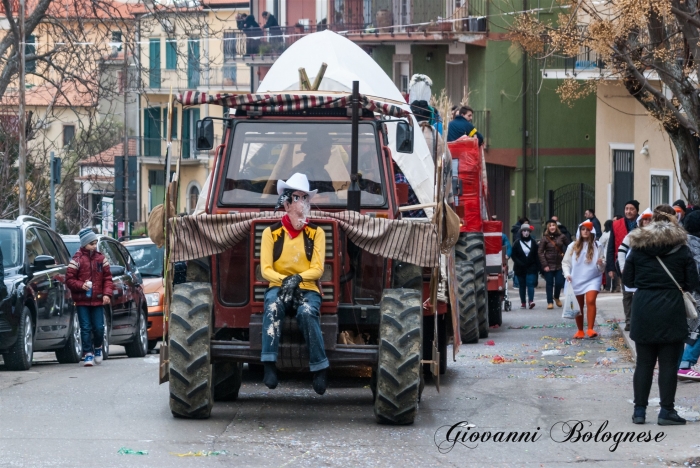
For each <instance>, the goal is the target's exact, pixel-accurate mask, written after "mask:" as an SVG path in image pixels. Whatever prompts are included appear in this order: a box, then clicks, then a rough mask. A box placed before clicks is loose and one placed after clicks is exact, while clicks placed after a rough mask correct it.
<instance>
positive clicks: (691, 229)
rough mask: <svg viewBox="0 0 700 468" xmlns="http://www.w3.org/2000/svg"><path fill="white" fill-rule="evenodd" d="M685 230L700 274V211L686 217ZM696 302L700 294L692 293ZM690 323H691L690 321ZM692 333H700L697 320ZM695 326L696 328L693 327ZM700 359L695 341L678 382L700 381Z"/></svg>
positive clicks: (699, 345)
mask: <svg viewBox="0 0 700 468" xmlns="http://www.w3.org/2000/svg"><path fill="white" fill-rule="evenodd" d="M685 230H686V231H688V247H689V248H690V252H691V253H692V254H693V260H694V261H695V266H696V267H697V268H698V271H699V272H700V211H691V212H689V213H688V214H687V215H686V216H685ZM691 293H692V294H693V297H694V298H695V300H696V301H698V303H699V304H700V294H698V293H697V292H696V291H692V292H691ZM689 322H690V321H689ZM693 322H694V323H693V324H692V325H691V324H690V323H689V325H691V326H692V328H691V331H693V332H695V333H698V332H699V331H700V330H698V328H699V327H698V325H697V324H696V322H697V321H696V320H694V321H693ZM693 325H694V326H693ZM699 357H700V339H695V342H694V343H693V344H692V345H689V344H687V345H686V346H685V350H684V351H683V357H681V364H680V368H679V369H678V380H693V381H696V382H698V381H700V373H698V372H695V371H694V370H693V369H692V367H693V366H694V365H696V364H697V363H698V358H699Z"/></svg>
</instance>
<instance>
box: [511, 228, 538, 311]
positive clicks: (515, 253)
mask: <svg viewBox="0 0 700 468" xmlns="http://www.w3.org/2000/svg"><path fill="white" fill-rule="evenodd" d="M531 233H532V226H530V225H529V224H523V225H522V226H520V238H519V239H518V241H517V242H515V243H513V248H512V249H511V257H510V258H512V259H513V263H514V265H513V274H514V275H515V277H516V278H517V279H518V286H519V287H520V304H521V305H520V308H521V309H524V308H525V289H526V288H527V298H528V299H529V302H530V309H532V308H533V307H535V302H534V296H535V284H537V274H538V273H539V271H540V260H539V255H538V253H537V242H535V239H534V238H533V237H532V236H531Z"/></svg>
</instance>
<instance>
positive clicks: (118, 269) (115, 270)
mask: <svg viewBox="0 0 700 468" xmlns="http://www.w3.org/2000/svg"><path fill="white" fill-rule="evenodd" d="M109 271H110V272H112V276H121V275H123V274H124V271H126V270H125V269H124V267H123V266H121V265H110V266H109Z"/></svg>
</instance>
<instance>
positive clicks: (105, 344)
mask: <svg viewBox="0 0 700 468" xmlns="http://www.w3.org/2000/svg"><path fill="white" fill-rule="evenodd" d="M108 319H109V314H107V309H106V308H105V311H104V317H103V320H104V324H105V326H104V335H103V337H102V359H107V358H109V337H110V336H111V335H112V324H111V323H110V321H109V320H108Z"/></svg>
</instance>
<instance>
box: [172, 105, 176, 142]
mask: <svg viewBox="0 0 700 468" xmlns="http://www.w3.org/2000/svg"><path fill="white" fill-rule="evenodd" d="M173 138H177V107H175V108H174V109H173Z"/></svg>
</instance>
